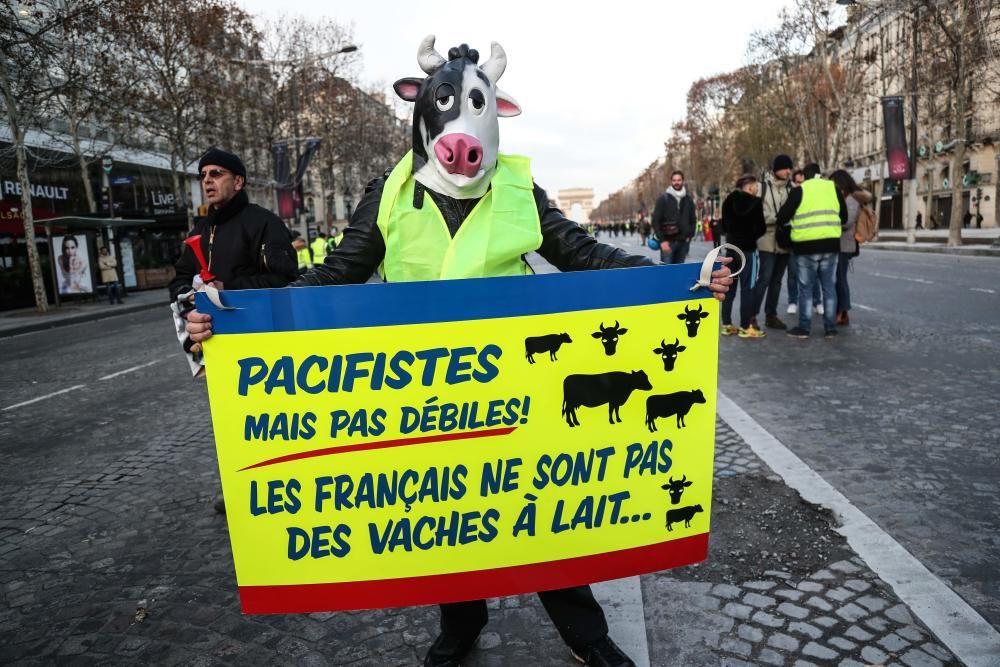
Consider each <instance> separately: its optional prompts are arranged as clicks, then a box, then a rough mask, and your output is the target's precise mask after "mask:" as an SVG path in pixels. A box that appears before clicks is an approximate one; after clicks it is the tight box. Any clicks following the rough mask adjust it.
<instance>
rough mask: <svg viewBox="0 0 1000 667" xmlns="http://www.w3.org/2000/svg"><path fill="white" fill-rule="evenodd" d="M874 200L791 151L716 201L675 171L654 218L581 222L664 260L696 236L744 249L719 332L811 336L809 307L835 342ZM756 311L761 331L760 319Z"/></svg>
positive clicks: (677, 255)
mask: <svg viewBox="0 0 1000 667" xmlns="http://www.w3.org/2000/svg"><path fill="white" fill-rule="evenodd" d="M872 200H873V197H872V195H871V194H870V193H868V192H866V191H864V190H863V189H862V188H861V187H860V186H859V185H858V184H857V183H856V182H855V181H854V179H853V178H852V177H851V175H850V174H849V173H848V172H846V171H844V170H842V169H840V170H837V171H834V172H833V173H832V174H830V175H829V177H828V178H825V177H823V175H822V174H821V170H820V167H819V166H818V165H816V164H807V165H804V166H803V167H802V168H801V169H796V168H795V163H794V161H793V160H792V158H791V157H790V156H788V155H778V156H776V157H775V158H774V160H773V161H772V164H771V169H770V170H769V171H768V172H767V173H766V174H764V175H763V176H762V177H761V178H757V177H756V176H754V175H752V174H744V175H742V176H740V177H739V178H738V179H737V180H736V182H735V184H734V187H733V189H732V191H731V192H730V193H729V194H727V195H726V196H725V197H724V198H723V199H722V202H721V206H718V205H713V203H712V202H711V200H703V201H700V202H696V200H695V199H694V197H692V195H691V194H690V193H689V192H688V190H687V187H686V183H685V178H684V173H683V172H682V171H680V170H675V171H674V172H673V173H672V174H671V176H670V185H669V186H668V187H667V188H666V190H664V191H663V192H662V193H661V194H660V195H659V196H658V197H657V199H656V203H655V206H654V208H653V212H652V215H651V216H647V215H646V212H645V211H639V212H637V215H636V216H635V218H633V219H630V220H628V221H622V222H614V223H607V224H600V225H595V224H590V225H588V226H587V228H588V231H590V232H591V234H593V235H595V236H598V235H600V234H602V233H606V234H608V235H610V236H624V235H631V234H639V242H640V243H641V244H642V245H648V247H649V248H650V249H653V250H658V251H659V253H660V261H661V263H663V264H680V263H683V262H684V261H685V260H686V259H687V255H688V252H689V250H690V247H691V243H692V242H693V241H711V242H712V244H713V245H714V246H715V247H718V246H719V244H720V243H721V242H723V240H724V241H725V242H726V243H728V244H730V245H733V246H735V247H737V248H739V249H740V251H741V252H742V254H743V257H742V258H740V257H739V255H735V253H733V254H734V255H735V257H734V262H733V264H732V265H731V269H732V270H733V272H734V273H735V272H736V271H738V270H739V269H740V268H742V265H743V264H746V267H745V270H743V271H742V272H741V273H740V274H739V276H738V277H737V278H736V283H735V284H734V286H733V288H732V289H730V291H729V292H728V293H727V294H726V299H725V300H724V301H723V304H722V317H721V320H722V321H721V330H720V333H721V334H722V335H723V336H733V335H735V336H738V337H739V338H749V339H759V338H764V337H765V336H766V335H767V333H766V331H765V330H764V329H765V328H767V329H775V330H781V331H785V332H786V333H787V334H788V335H789V336H792V337H796V338H808V337H809V335H810V328H811V323H812V316H813V314H814V313H815V314H817V315H820V316H821V317H822V318H823V333H824V336H825V337H827V338H832V337H834V336H836V335H837V327H843V326H848V325H849V324H850V315H849V313H850V310H851V289H850V283H849V279H848V274H849V269H850V262H851V260H852V259H853V258H855V257H857V256H858V254H859V252H860V243H859V240H858V239H859V237H858V236H857V233H856V224H857V221H858V216H859V214H860V213H861V211H862V209H865V208H866V207H870V206H871V205H872ZM726 252H727V253H728V251H726ZM783 285H784V286H786V288H787V294H788V308H787V314H788V315H789V316H792V317H793V318H797V319H796V320H795V321H793V322H792V323H791V324H790V325H786V324H785V322H784V321H783V320H782V319H781V317H779V315H778V302H779V300H780V296H781V289H782V286H783ZM737 299H739V301H740V306H739V311H738V315H737V318H736V321H734V318H733V310H734V307H735V304H736V300H737ZM761 309H763V318H764V319H763V321H764V326H763V327H761V326H760V325H759V324H758V318H759V317H760V315H761Z"/></svg>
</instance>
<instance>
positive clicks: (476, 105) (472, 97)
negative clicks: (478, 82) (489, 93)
mask: <svg viewBox="0 0 1000 667" xmlns="http://www.w3.org/2000/svg"><path fill="white" fill-rule="evenodd" d="M469 108H470V109H472V112H473V113H474V114H476V115H477V116H479V115H481V114H482V113H483V110H484V109H486V96H485V95H483V91H481V90H479V89H478V88H473V89H472V92H471V93H469Z"/></svg>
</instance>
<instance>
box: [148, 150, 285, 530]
mask: <svg viewBox="0 0 1000 667" xmlns="http://www.w3.org/2000/svg"><path fill="white" fill-rule="evenodd" d="M198 172H199V178H200V180H201V183H202V189H203V190H204V193H205V201H206V202H207V203H208V205H209V209H208V215H207V216H206V217H205V218H204V219H202V220H200V221H199V222H197V223H196V224H195V226H194V229H192V230H191V233H190V236H194V235H196V234H200V235H201V241H200V245H201V250H202V255H203V256H204V258H205V261H206V262H207V263H208V267H207V268H208V270H209V271H210V272H211V273H212V275H213V276H214V280H213V284H214V285H215V287H216V288H218V289H220V290H221V289H227V290H238V289H256V288H266V287H284V286H285V285H287V284H288V283H289V282H291V281H292V280H294V279H295V278H297V277H298V271H297V270H296V269H297V264H296V260H295V251H294V250H293V249H292V239H291V235H290V234H289V232H288V228H287V227H286V226H285V223H283V222H282V221H281V219H280V218H278V216H276V215H275V214H273V213H271V212H270V211H268V210H267V209H265V208H261V207H260V206H257V205H256V204H251V203H250V200H249V199H248V198H247V193H246V191H245V190H244V186H245V185H246V178H247V170H246V167H244V166H243V161H242V160H240V158H239V156H237V155H234V154H233V153H229V152H226V151H224V150H221V149H218V148H211V149H209V150H208V152H206V153H205V155H203V156H202V158H201V160H199V162H198ZM174 268H175V270H176V272H177V275H176V277H175V278H174V279H173V280H172V281H170V285H169V286H168V288H167V289H168V290H169V292H170V302H171V304H172V307H173V308H174V312H175V313H176V314H177V316H178V317H180V318H183V319H187V316H188V314H189V313H190V312H191V311H192V310H194V293H195V291H197V290H198V288H199V287H201V285H202V284H203V283H202V278H201V275H200V273H201V268H202V267H201V265H200V264H199V262H198V259H197V257H195V254H194V252H193V251H192V250H191V248H190V247H189V246H188V245H187V244H185V245H184V251H183V252H182V253H181V256H180V259H178V260H177V263H176V264H175V265H174ZM181 328H183V327H181ZM182 345H183V347H184V351H185V352H188V353H189V354H190V353H191V345H192V343H191V341H190V339H186V340H183V341H182ZM200 355H201V353H200V352H197V353H195V354H194V355H193V356H194V357H195V358H194V359H193V362H194V363H199V362H200ZM215 509H216V510H217V511H219V512H220V513H224V512H225V505H224V504H223V503H222V496H221V495H220V496H219V497H218V498H217V499H216V502H215Z"/></svg>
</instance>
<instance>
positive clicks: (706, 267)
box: [691, 243, 747, 292]
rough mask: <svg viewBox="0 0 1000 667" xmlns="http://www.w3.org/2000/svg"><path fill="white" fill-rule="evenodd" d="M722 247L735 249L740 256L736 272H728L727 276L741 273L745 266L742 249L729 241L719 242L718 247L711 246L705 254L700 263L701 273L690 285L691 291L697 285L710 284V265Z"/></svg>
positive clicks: (696, 287)
mask: <svg viewBox="0 0 1000 667" xmlns="http://www.w3.org/2000/svg"><path fill="white" fill-rule="evenodd" d="M724 248H732V249H733V250H735V251H736V254H737V255H739V256H740V270H739V271H737V272H736V273H732V274H730V276H729V277H730V278H735V277H736V276H738V275H740V274H741V273H743V269H745V268H746V266H747V258H746V255H744V254H743V251H742V250H740V249H739V248H737V247H736V246H734V245H733V244H731V243H723V244H720V245H719V247H718V248H713V249H712V250H710V251H709V253H708V254H707V255H705V261H704V262H702V263H701V275H699V276H698V280H696V281H695V283H694V285H692V286H691V291H692V292H693V291H695V290H696V289H698V288H699V287H708V286H709V285H711V284H712V266H713V265H714V264H715V260H716V259H718V257H719V253H720V252H722V250H723V249H724Z"/></svg>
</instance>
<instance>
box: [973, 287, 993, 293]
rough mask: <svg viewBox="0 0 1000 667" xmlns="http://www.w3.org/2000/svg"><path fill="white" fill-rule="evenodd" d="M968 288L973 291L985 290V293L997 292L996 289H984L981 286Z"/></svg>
mask: <svg viewBox="0 0 1000 667" xmlns="http://www.w3.org/2000/svg"><path fill="white" fill-rule="evenodd" d="M969 289H970V290H972V291H973V292H985V293H986V294H996V293H997V292H996V290H992V289H986V288H983V287H970V288H969Z"/></svg>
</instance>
